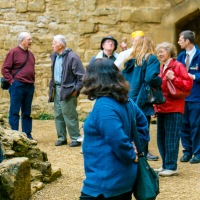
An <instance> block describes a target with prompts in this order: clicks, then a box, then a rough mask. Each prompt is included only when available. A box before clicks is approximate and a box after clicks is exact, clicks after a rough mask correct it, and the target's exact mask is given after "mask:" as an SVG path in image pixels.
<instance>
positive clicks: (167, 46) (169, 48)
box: [156, 42, 177, 58]
mask: <svg viewBox="0 0 200 200" xmlns="http://www.w3.org/2000/svg"><path fill="white" fill-rule="evenodd" d="M161 48H163V49H166V50H167V51H168V52H169V53H170V55H171V57H172V58H176V55H177V51H176V47H175V46H174V45H173V44H172V43H169V42H163V43H160V44H157V45H156V51H157V52H158V50H159V49H161Z"/></svg>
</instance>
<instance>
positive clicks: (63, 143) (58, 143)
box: [55, 140, 67, 146]
mask: <svg viewBox="0 0 200 200" xmlns="http://www.w3.org/2000/svg"><path fill="white" fill-rule="evenodd" d="M65 144H67V140H64V141H61V140H58V141H57V142H56V143H55V146H62V145H65Z"/></svg>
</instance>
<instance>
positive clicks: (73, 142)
mask: <svg viewBox="0 0 200 200" xmlns="http://www.w3.org/2000/svg"><path fill="white" fill-rule="evenodd" d="M80 145H81V142H78V141H72V143H71V144H70V145H69V147H78V146H80Z"/></svg>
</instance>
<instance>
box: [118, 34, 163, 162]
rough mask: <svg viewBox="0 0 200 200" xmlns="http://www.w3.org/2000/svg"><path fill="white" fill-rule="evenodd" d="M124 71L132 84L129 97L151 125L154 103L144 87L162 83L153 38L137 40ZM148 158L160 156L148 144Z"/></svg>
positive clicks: (155, 158) (156, 85)
mask: <svg viewBox="0 0 200 200" xmlns="http://www.w3.org/2000/svg"><path fill="white" fill-rule="evenodd" d="M122 73H123V75H124V77H125V79H126V80H127V81H128V82H129V84H130V90H129V97H130V98H132V99H133V101H135V102H136V104H137V105H138V106H139V107H140V109H141V110H142V111H143V113H144V114H145V116H146V118H147V120H148V123H149V125H150V119H151V115H154V114H155V112H154V108H153V104H149V103H148V102H147V101H146V97H145V95H143V94H144V93H143V89H144V87H145V85H146V84H148V85H149V86H150V87H153V88H156V87H158V86H160V85H161V84H162V80H161V78H160V77H159V76H158V75H159V73H160V63H159V60H158V59H157V57H156V56H155V48H154V44H153V42H152V40H151V39H150V37H148V36H142V37H139V38H138V39H137V41H135V43H134V45H133V51H132V52H131V54H130V56H129V57H128V58H127V59H126V60H125V61H124V69H123V70H122ZM145 153H146V154H147V159H148V160H158V156H154V155H152V154H151V153H150V152H148V146H147V147H146V149H145Z"/></svg>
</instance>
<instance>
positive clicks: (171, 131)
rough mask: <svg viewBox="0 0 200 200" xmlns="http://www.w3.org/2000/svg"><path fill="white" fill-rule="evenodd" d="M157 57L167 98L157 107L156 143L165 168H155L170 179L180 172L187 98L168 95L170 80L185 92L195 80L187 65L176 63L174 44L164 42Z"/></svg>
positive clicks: (159, 47)
mask: <svg viewBox="0 0 200 200" xmlns="http://www.w3.org/2000/svg"><path fill="white" fill-rule="evenodd" d="M156 51H157V54H158V58H159V60H160V61H161V63H162V67H161V70H160V77H161V78H162V91H163V93H164V96H165V98H166V102H165V103H164V104H160V105H155V112H156V114H157V144H158V149H159V152H160V155H161V158H162V167H161V168H159V169H155V171H157V172H158V173H159V175H160V176H171V175H176V174H177V173H178V170H177V160H178V152H179V141H180V128H181V124H182V117H183V112H184V106H185V103H184V98H178V99H177V98H172V97H169V95H168V89H167V79H170V80H171V81H172V82H173V84H174V85H175V86H176V87H178V88H180V89H182V90H185V91H187V90H190V89H191V88H192V83H193V82H192V79H191V78H190V77H189V76H188V72H187V70H186V68H185V66H184V65H183V64H182V63H180V62H178V61H176V60H175V56H176V48H175V46H174V45H173V44H171V43H168V42H163V43H161V44H158V45H157V46H156Z"/></svg>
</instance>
